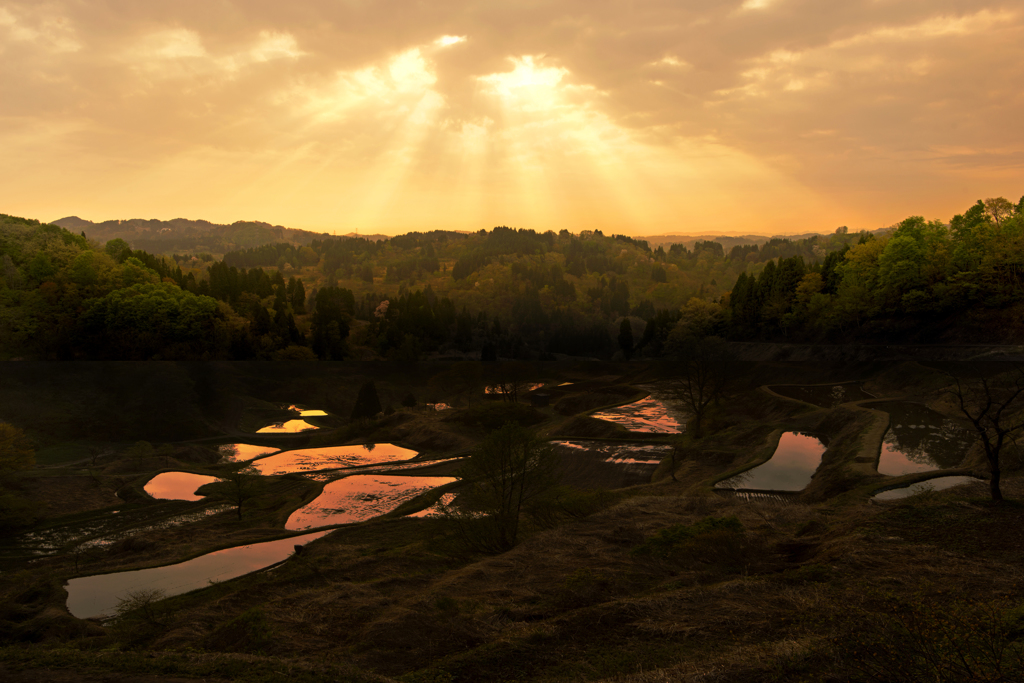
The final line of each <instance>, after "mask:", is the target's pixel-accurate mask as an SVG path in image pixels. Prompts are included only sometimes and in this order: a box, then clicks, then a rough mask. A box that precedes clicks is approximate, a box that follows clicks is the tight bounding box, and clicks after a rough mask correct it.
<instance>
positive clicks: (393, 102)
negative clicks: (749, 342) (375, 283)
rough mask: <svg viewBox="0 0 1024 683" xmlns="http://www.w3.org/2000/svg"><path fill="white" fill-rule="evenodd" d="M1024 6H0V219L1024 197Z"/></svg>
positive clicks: (871, 222) (496, 213) (577, 220)
mask: <svg viewBox="0 0 1024 683" xmlns="http://www.w3.org/2000/svg"><path fill="white" fill-rule="evenodd" d="M1021 121H1024V3H1022V2H1021V1H1020V0H1016V1H1014V2H998V1H992V2H989V1H987V0H843V1H842V2H826V1H823V0H728V1H722V2H715V1H714V0H649V1H646V2H645V1H643V0H637V1H633V2H627V1H625V0H514V1H511V0H431V1H430V2H412V1H410V0H405V1H402V2H399V1H394V0H290V1H289V2H281V1H280V0H245V1H242V0H145V1H141V0H54V1H52V2H51V1H46V0H32V1H18V0H15V1H11V0H0V154H2V158H3V162H2V163H0V213H8V214H14V215H21V216H28V217H33V218H39V219H42V220H55V219H57V218H60V217H63V216H67V215H72V214H73V215H78V216H81V217H82V218H86V219H89V220H94V221H102V220H107V219H112V218H160V219H170V218H176V217H185V218H196V219H198V218H204V219H207V220H211V221H215V222H232V221H235V220H262V221H267V222H270V223H275V224H281V225H285V226H288V227H293V228H305V229H309V230H317V231H326V232H337V233H348V232H361V233H370V232H383V233H389V234H395V233H402V232H408V231H413V230H432V229H450V230H479V229H480V228H491V227H493V226H495V225H509V226H513V227H520V228H532V229H534V230H538V231H543V230H549V229H553V230H556V231H557V230H560V229H562V228H567V229H568V230H570V231H572V232H579V231H580V230H586V229H595V228H599V229H601V230H604V231H605V232H614V233H625V234H633V235H656V234H664V233H700V232H709V231H727V232H741V233H765V234H786V233H793V232H805V231H832V230H834V229H835V227H836V226H839V225H847V226H849V227H850V228H851V229H852V230H859V229H874V228H878V227H883V226H886V225H889V224H892V223H894V222H896V221H898V220H901V219H903V218H905V217H906V216H908V215H912V214H924V215H925V217H927V218H941V219H944V220H948V219H949V217H950V216H951V215H952V214H953V213H957V212H960V211H963V210H964V209H965V208H967V207H968V206H969V205H970V204H971V203H973V202H974V201H975V200H976V199H979V198H985V197H991V196H1000V195H1002V196H1006V197H1008V198H1010V199H1011V200H1013V201H1016V200H1017V199H1018V198H1019V197H1020V195H1021V194H1022V193H1024V125H1022V124H1021Z"/></svg>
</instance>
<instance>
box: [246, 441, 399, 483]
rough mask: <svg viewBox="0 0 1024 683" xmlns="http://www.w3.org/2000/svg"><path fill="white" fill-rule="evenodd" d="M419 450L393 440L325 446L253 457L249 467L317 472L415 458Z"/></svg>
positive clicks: (269, 472)
mask: <svg viewBox="0 0 1024 683" xmlns="http://www.w3.org/2000/svg"><path fill="white" fill-rule="evenodd" d="M416 455H417V452H416V451H414V450H411V449H408V448H402V447H401V446H396V445H395V444H393V443H368V444H356V445H352V446H326V447H324V448H300V449H297V450H294V451H284V452H283V453H278V454H276V455H270V456H267V457H265V458H260V459H259V460H254V461H253V462H252V465H250V467H253V468H255V469H256V470H258V471H259V473H260V474H263V475H275V474H288V473H290V472H315V471H317V470H331V469H339V468H342V467H355V466H357V465H377V464H380V463H389V462H397V461H402V460H410V459H412V458H415V457H416Z"/></svg>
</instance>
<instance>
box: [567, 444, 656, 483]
mask: <svg viewBox="0 0 1024 683" xmlns="http://www.w3.org/2000/svg"><path fill="white" fill-rule="evenodd" d="M551 446H552V447H553V448H554V451H555V454H556V455H557V456H558V458H559V460H560V462H561V466H562V469H563V476H564V477H565V478H566V479H568V480H569V481H571V482H572V484H573V485H574V486H578V487H580V488H612V489H614V488H623V487H626V486H635V485H636V484H649V483H650V482H651V476H652V475H653V474H654V471H655V470H656V469H658V465H659V464H661V461H662V459H663V458H665V457H666V456H668V455H671V453H672V447H671V446H667V445H663V444H649V443H642V442H635V443H623V442H610V441H552V442H551Z"/></svg>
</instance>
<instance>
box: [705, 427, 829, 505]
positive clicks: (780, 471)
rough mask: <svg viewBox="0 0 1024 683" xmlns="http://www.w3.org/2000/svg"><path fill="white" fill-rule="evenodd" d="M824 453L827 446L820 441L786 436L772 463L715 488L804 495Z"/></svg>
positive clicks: (738, 475) (811, 438)
mask: <svg viewBox="0 0 1024 683" xmlns="http://www.w3.org/2000/svg"><path fill="white" fill-rule="evenodd" d="M824 452H825V444H823V443H822V442H821V441H820V440H819V439H818V438H817V437H815V436H810V435H809V434H800V433H797V432H786V433H785V434H783V435H782V438H781V439H779V445H778V447H777V448H776V449H775V453H774V454H773V455H772V457H771V459H770V460H769V461H768V462H766V463H764V464H762V465H758V466H757V467H755V468H754V469H751V470H747V471H746V472H741V473H740V474H737V475H736V476H735V477H730V478H728V479H726V480H725V481H720V482H718V483H717V484H715V488H721V489H755V490H764V491H801V490H803V488H804V487H805V486H807V485H808V484H810V483H811V477H812V476H813V475H814V471H815V470H817V469H818V465H820V464H821V455H822V453H824Z"/></svg>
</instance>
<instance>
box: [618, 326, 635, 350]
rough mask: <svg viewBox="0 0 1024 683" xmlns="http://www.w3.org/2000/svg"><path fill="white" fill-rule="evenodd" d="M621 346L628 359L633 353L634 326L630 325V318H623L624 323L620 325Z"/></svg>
mask: <svg viewBox="0 0 1024 683" xmlns="http://www.w3.org/2000/svg"><path fill="white" fill-rule="evenodd" d="M619 348H620V349H622V353H623V355H624V356H626V358H627V359H628V358H629V357H630V356H632V355H633V326H632V325H630V323H629V318H623V319H622V324H621V325H619Z"/></svg>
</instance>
